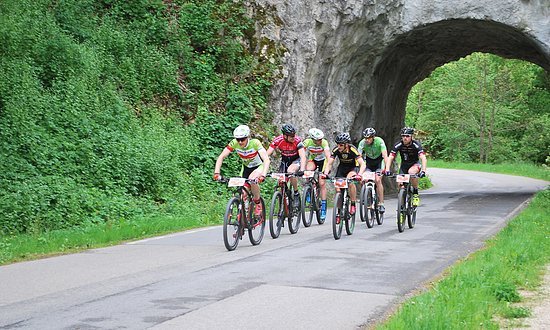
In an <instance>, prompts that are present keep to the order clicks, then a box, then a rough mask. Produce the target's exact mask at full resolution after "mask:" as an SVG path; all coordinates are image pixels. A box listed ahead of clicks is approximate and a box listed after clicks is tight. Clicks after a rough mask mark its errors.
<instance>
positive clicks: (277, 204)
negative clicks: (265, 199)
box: [269, 190, 285, 239]
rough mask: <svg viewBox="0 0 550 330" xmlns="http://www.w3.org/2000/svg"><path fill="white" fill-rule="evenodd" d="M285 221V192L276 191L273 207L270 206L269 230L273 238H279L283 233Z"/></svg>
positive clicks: (272, 201)
mask: <svg viewBox="0 0 550 330" xmlns="http://www.w3.org/2000/svg"><path fill="white" fill-rule="evenodd" d="M284 221H285V210H284V206H283V194H282V193H281V192H280V191H278V190H277V191H275V192H274V193H273V197H272V198H271V207H270V208H269V232H270V234H271V237H272V238H274V239H275V238H277V237H279V235H280V234H281V227H282V226H283V223H284Z"/></svg>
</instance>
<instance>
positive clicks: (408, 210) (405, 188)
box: [395, 174, 418, 233]
mask: <svg viewBox="0 0 550 330" xmlns="http://www.w3.org/2000/svg"><path fill="white" fill-rule="evenodd" d="M395 178H396V181H397V183H398V184H399V192H398V194H397V229H398V230H399V232H400V233H401V232H403V231H404V230H405V218H407V224H408V226H409V228H411V229H412V228H413V227H414V225H415V223H416V206H413V205H412V195H413V186H412V184H411V183H410V179H411V178H418V176H417V175H415V174H398V175H396V176H395Z"/></svg>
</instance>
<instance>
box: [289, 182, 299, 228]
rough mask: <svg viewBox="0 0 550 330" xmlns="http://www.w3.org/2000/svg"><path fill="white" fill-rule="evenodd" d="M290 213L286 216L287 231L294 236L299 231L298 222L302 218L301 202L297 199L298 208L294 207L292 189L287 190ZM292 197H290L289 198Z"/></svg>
mask: <svg viewBox="0 0 550 330" xmlns="http://www.w3.org/2000/svg"><path fill="white" fill-rule="evenodd" d="M287 193H288V194H289V196H288V201H289V204H290V205H289V206H288V208H289V209H290V212H289V214H288V230H289V231H290V233H291V234H296V233H297V232H298V229H300V222H301V217H302V212H301V210H300V209H301V205H302V201H301V200H300V198H298V207H294V191H293V189H289V190H287ZM291 196H292V197H291Z"/></svg>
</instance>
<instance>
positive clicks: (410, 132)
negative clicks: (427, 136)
mask: <svg viewBox="0 0 550 330" xmlns="http://www.w3.org/2000/svg"><path fill="white" fill-rule="evenodd" d="M413 134H414V128H412V127H403V128H402V129H401V135H413Z"/></svg>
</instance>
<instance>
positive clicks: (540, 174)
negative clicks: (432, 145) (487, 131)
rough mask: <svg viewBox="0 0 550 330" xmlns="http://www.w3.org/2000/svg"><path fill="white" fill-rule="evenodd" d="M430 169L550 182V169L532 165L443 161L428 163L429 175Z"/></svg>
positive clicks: (430, 161)
mask: <svg viewBox="0 0 550 330" xmlns="http://www.w3.org/2000/svg"><path fill="white" fill-rule="evenodd" d="M430 167H439V168H450V169H457V170H471V171H481V172H492V173H502V174H511V175H519V176H525V177H529V178H533V179H541V180H546V181H550V168H549V167H545V166H536V165H533V164H530V163H514V164H512V163H504V164H478V163H449V162H445V161H442V160H432V159H430V160H429V162H428V173H429V168H430Z"/></svg>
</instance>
